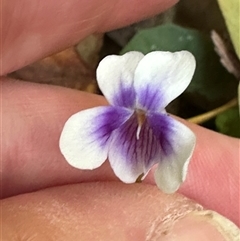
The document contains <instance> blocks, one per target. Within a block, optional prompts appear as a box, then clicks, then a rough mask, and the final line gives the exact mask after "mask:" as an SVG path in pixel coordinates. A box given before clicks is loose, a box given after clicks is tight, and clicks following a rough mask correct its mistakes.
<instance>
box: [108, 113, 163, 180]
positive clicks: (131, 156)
mask: <svg viewBox="0 0 240 241" xmlns="http://www.w3.org/2000/svg"><path fill="white" fill-rule="evenodd" d="M137 129H138V123H137V119H136V117H135V116H132V117H131V118H130V119H129V120H128V121H127V122H125V123H124V124H123V125H122V126H121V127H120V128H118V129H117V130H115V131H114V132H113V134H112V138H111V144H110V147H109V155H108V159H109V162H110V164H111V167H112V168H113V171H114V173H115V175H116V176H117V177H118V178H119V179H120V180H121V181H123V182H125V183H133V182H135V181H136V180H137V178H138V177H139V176H140V175H142V179H143V178H144V177H145V176H146V174H147V173H148V171H149V169H150V168H151V167H152V166H153V165H154V164H156V163H157V162H159V158H160V155H159V144H158V142H157V139H156V137H155V136H154V135H153V132H152V130H151V129H150V128H149V126H148V125H147V123H146V122H145V123H144V124H143V125H142V127H141V131H140V133H139V136H137Z"/></svg>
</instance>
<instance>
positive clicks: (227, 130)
mask: <svg viewBox="0 0 240 241" xmlns="http://www.w3.org/2000/svg"><path fill="white" fill-rule="evenodd" d="M215 123H216V127H217V129H218V130H219V132H221V133H223V134H226V135H229V136H233V137H238V138H240V118H239V110H238V106H236V107H234V108H231V109H229V110H227V111H225V112H223V113H221V114H219V115H218V116H217V117H216V120H215Z"/></svg>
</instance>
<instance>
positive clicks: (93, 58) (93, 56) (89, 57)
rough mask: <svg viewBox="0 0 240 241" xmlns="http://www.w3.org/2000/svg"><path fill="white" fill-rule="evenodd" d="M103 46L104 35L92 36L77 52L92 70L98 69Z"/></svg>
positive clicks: (85, 40) (82, 42)
mask: <svg viewBox="0 0 240 241" xmlns="http://www.w3.org/2000/svg"><path fill="white" fill-rule="evenodd" d="M102 46H103V34H92V35H90V36H88V37H87V38H85V39H83V40H82V41H81V42H80V43H79V44H78V45H77V46H76V50H77V52H78V54H79V56H80V57H81V59H82V60H83V61H84V62H85V63H86V64H87V65H88V67H90V68H92V69H96V67H97V65H98V63H99V53H100V51H101V48H102Z"/></svg>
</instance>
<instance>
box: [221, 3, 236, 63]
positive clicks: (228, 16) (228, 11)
mask: <svg viewBox="0 0 240 241" xmlns="http://www.w3.org/2000/svg"><path fill="white" fill-rule="evenodd" d="M218 3H219V6H220V9H221V11H222V13H223V16H224V18H225V22H226V24H227V28H228V31H229V34H230V36H231V39H232V42H233V45H234V48H235V50H236V53H237V55H238V58H239V59H240V19H239V14H240V2H239V0H218Z"/></svg>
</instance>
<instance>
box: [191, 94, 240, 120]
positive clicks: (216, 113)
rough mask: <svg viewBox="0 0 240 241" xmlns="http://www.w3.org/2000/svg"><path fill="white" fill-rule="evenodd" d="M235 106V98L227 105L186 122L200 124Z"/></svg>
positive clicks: (236, 102)
mask: <svg viewBox="0 0 240 241" xmlns="http://www.w3.org/2000/svg"><path fill="white" fill-rule="evenodd" d="M237 104H238V100H237V98H234V99H232V100H231V101H229V102H228V103H226V104H224V105H222V106H220V107H218V108H216V109H213V110H211V111H208V112H206V113H203V114H201V115H197V116H194V117H191V118H189V119H187V120H188V121H190V122H192V123H195V124H202V123H204V122H206V121H208V120H210V119H212V118H213V117H215V116H217V115H218V114H220V113H222V112H224V111H226V110H228V109H230V108H232V107H234V106H236V105H237Z"/></svg>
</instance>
